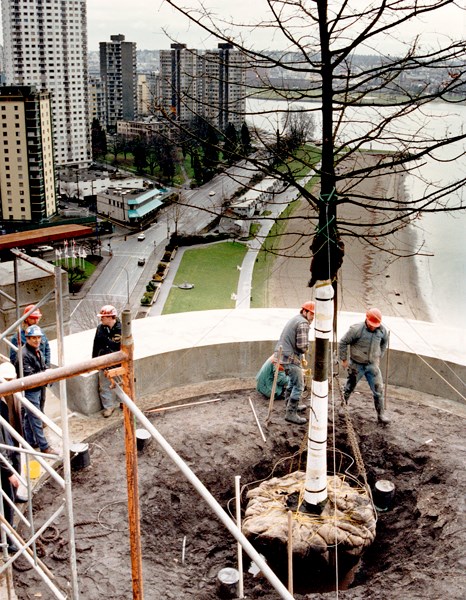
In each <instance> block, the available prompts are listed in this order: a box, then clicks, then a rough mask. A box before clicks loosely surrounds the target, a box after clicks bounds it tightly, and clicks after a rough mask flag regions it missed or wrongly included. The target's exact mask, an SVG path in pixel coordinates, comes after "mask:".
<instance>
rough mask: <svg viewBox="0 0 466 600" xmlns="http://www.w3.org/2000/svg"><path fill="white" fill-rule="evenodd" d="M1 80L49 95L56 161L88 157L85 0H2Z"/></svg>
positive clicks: (79, 160) (73, 161)
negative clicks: (2, 68) (3, 77)
mask: <svg viewBox="0 0 466 600" xmlns="http://www.w3.org/2000/svg"><path fill="white" fill-rule="evenodd" d="M2 21H3V42H4V59H5V75H6V84H7V85H18V86H25V85H34V86H36V87H37V89H38V90H39V91H41V90H47V91H49V92H50V94H51V98H52V116H53V132H54V152H55V162H56V165H57V166H64V165H76V166H86V165H87V164H89V162H90V127H89V113H88V96H87V20H86V0H67V1H66V2H64V1H63V0H47V1H44V0H2Z"/></svg>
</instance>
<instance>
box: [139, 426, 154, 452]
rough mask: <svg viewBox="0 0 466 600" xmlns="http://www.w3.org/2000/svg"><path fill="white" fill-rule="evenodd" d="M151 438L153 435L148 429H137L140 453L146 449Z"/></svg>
mask: <svg viewBox="0 0 466 600" xmlns="http://www.w3.org/2000/svg"><path fill="white" fill-rule="evenodd" d="M150 438H151V435H150V433H149V432H148V431H147V429H136V446H137V449H138V450H139V451H140V452H142V450H144V447H145V446H146V445H147V444H148V443H149V440H150Z"/></svg>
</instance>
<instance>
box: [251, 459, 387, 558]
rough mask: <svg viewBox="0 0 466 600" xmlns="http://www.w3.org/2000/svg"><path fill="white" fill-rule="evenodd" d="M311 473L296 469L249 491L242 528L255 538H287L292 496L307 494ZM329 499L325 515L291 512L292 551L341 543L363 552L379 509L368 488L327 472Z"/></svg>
mask: <svg viewBox="0 0 466 600" xmlns="http://www.w3.org/2000/svg"><path fill="white" fill-rule="evenodd" d="M305 477H306V474H305V473H303V472H302V471H295V472H294V473H290V474H289V475H286V476H284V477H274V478H273V479H270V480H268V481H264V482H262V483H261V484H260V485H259V486H258V487H257V488H255V489H253V490H250V491H249V492H248V494H247V498H248V505H247V508H246V513H245V518H244V521H243V533H244V534H245V535H246V536H247V537H248V538H250V539H254V538H257V537H259V538H261V539H263V540H269V541H270V542H272V541H273V542H276V541H279V542H281V543H283V544H287V543H288V512H289V508H288V506H287V499H288V497H289V496H291V495H293V494H296V493H298V494H299V495H300V502H301V501H302V498H303V496H304V483H305ZM327 486H328V487H327V489H328V502H327V504H326V505H325V508H324V510H323V511H322V513H321V514H320V515H309V514H306V513H302V512H300V511H296V510H295V511H293V513H292V527H293V531H292V539H293V553H294V554H296V555H298V556H301V557H303V558H305V557H306V556H307V555H308V554H310V553H311V552H318V553H319V554H322V555H323V556H325V555H327V552H328V550H329V549H330V548H332V547H334V546H335V545H336V544H338V545H339V549H340V551H344V552H347V553H349V554H351V555H354V556H358V555H359V554H361V553H362V552H363V550H364V549H365V548H366V547H368V546H369V545H370V544H371V543H372V542H373V541H374V538H375V529H376V512H375V510H374V507H373V505H372V502H371V499H370V498H369V496H368V494H367V492H366V490H365V489H363V488H356V487H352V486H350V485H349V484H348V483H347V482H346V481H345V480H344V479H342V478H341V477H340V476H338V475H337V476H331V477H328V478H327Z"/></svg>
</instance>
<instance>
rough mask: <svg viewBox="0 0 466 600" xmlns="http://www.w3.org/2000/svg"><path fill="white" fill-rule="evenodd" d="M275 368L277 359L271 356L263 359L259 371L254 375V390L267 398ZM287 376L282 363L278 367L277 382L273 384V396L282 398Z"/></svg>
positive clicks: (287, 381)
mask: <svg viewBox="0 0 466 600" xmlns="http://www.w3.org/2000/svg"><path fill="white" fill-rule="evenodd" d="M276 368H277V359H276V358H275V357H274V355H273V354H272V356H269V358H268V359H267V360H266V361H265V363H264V364H263V365H262V367H261V368H260V371H259V373H257V375H256V390H257V391H258V392H260V393H261V394H264V396H266V397H267V398H270V395H271V393H272V387H273V381H274V378H275V371H276ZM288 383H289V378H288V375H287V374H286V373H285V369H284V367H283V365H282V364H280V365H279V367H278V375H277V382H276V386H275V398H274V400H276V399H277V398H282V397H283V395H284V393H285V389H286V388H287V387H288Z"/></svg>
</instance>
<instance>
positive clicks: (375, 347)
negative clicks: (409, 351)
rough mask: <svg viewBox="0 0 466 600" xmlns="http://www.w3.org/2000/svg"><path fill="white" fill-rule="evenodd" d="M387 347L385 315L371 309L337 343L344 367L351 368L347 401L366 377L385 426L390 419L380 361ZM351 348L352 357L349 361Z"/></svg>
mask: <svg viewBox="0 0 466 600" xmlns="http://www.w3.org/2000/svg"><path fill="white" fill-rule="evenodd" d="M387 345H388V331H387V329H386V328H385V327H384V326H383V325H382V313H381V312H380V310H379V309H378V308H369V310H368V311H367V312H366V319H365V321H364V322H363V323H357V324H355V325H352V326H351V327H350V328H349V329H348V331H347V332H346V333H345V335H344V336H343V337H342V338H341V340H340V342H339V344H338V355H339V359H340V362H341V364H342V366H343V367H344V368H345V369H346V368H348V378H347V380H346V385H345V390H344V399H345V402H348V398H349V397H350V395H351V393H352V392H353V390H354V388H355V387H356V384H357V383H358V381H359V380H360V379H362V377H365V378H366V380H367V383H368V384H369V387H370V388H371V391H372V395H373V397H374V405H375V410H376V411H377V419H378V422H379V423H381V424H382V425H385V424H387V423H389V422H390V419H389V418H388V417H387V415H386V413H385V407H384V397H383V380H382V372H381V371H380V359H381V358H382V356H383V355H384V353H385V350H386V349H387ZM348 347H349V348H350V358H349V362H348V358H347V357H348Z"/></svg>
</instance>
